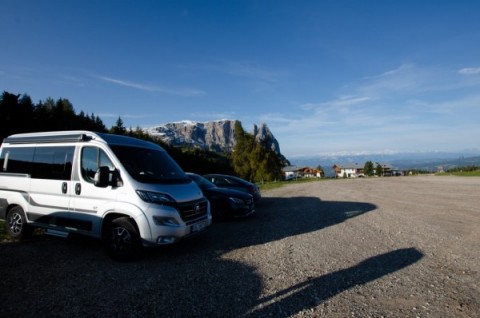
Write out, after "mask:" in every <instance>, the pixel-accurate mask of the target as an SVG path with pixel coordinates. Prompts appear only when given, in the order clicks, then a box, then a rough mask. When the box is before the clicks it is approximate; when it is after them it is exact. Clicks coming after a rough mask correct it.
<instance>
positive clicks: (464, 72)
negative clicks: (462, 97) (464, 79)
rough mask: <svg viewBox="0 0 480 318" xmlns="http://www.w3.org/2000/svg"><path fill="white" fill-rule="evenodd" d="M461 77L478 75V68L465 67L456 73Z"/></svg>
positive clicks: (479, 72)
mask: <svg viewBox="0 0 480 318" xmlns="http://www.w3.org/2000/svg"><path fill="white" fill-rule="evenodd" d="M458 73H459V74H462V75H477V74H480V67H466V68H462V69H461V70H459V71H458Z"/></svg>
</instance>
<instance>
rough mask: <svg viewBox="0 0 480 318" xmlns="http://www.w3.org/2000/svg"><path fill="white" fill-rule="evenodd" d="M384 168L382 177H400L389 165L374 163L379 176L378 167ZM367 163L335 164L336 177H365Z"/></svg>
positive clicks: (375, 172) (374, 171) (375, 171)
mask: <svg viewBox="0 0 480 318" xmlns="http://www.w3.org/2000/svg"><path fill="white" fill-rule="evenodd" d="M378 166H380V167H382V171H381V173H380V175H381V176H393V175H400V173H399V172H398V170H395V169H393V168H392V166H391V165H390V164H388V163H379V162H375V163H373V173H374V174H377V170H376V169H377V167H378ZM364 169H365V163H361V164H359V163H347V164H334V165H333V170H334V171H335V175H336V176H337V178H358V177H365V171H364Z"/></svg>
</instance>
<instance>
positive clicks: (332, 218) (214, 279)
mask: <svg viewBox="0 0 480 318" xmlns="http://www.w3.org/2000/svg"><path fill="white" fill-rule="evenodd" d="M262 195H263V198H262V199H261V200H260V201H259V203H258V205H257V212H256V214H255V215H254V216H253V217H252V218H248V219H245V220H238V221H235V222H223V223H218V224H214V225H213V226H212V228H211V229H210V230H209V231H208V232H207V233H206V234H205V235H203V236H202V237H200V238H198V239H195V240H189V241H185V242H183V243H181V244H178V245H176V246H172V247H166V248H158V249H150V250H147V251H146V252H145V255H144V256H143V258H141V259H140V260H138V261H136V262H130V263H117V262H114V261H111V260H110V259H109V258H108V257H107V256H106V254H105V253H104V252H103V250H102V248H101V247H100V244H99V242H98V241H95V240H90V239H78V238H70V239H57V238H51V237H48V236H43V235H39V236H36V237H34V238H32V239H31V240H29V241H24V242H16V243H12V242H3V243H0V274H1V277H2V278H1V280H0V299H1V302H0V316H2V317H34V316H35V317H44V316H48V317H57V316H59V317H65V316H68V317H86V316H89V317H90V316H102V317H105V316H115V317H242V316H246V317H250V316H252V317H266V316H272V317H480V286H479V284H480V272H479V269H480V266H479V264H480V248H479V247H480V244H479V238H480V237H479V236H480V234H479V233H480V231H479V229H480V178H474V177H472V178H467V177H464V178H461V177H435V176H419V177H390V178H368V179H365V178H362V179H348V180H343V179H342V180H327V181H320V182H312V183H303V184H292V185H289V186H285V187H282V188H278V189H274V190H269V191H266V192H263V193H262Z"/></svg>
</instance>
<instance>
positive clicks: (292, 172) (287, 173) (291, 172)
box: [282, 166, 299, 180]
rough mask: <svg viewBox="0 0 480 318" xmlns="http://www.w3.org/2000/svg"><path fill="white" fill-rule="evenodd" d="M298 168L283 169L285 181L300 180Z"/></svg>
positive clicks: (288, 167) (287, 167)
mask: <svg viewBox="0 0 480 318" xmlns="http://www.w3.org/2000/svg"><path fill="white" fill-rule="evenodd" d="M298 169H299V168H298V167H297V166H286V167H283V168H282V172H283V177H284V178H285V180H292V179H296V178H298Z"/></svg>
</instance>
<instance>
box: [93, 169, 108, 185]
mask: <svg viewBox="0 0 480 318" xmlns="http://www.w3.org/2000/svg"><path fill="white" fill-rule="evenodd" d="M109 177H110V169H109V168H108V167H106V166H103V167H99V168H98V169H97V172H96V173H95V178H94V185H95V186H96V187H99V188H106V187H108V185H109V182H108V179H109Z"/></svg>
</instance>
